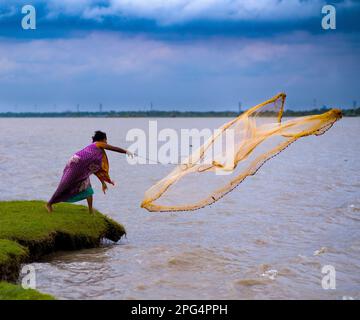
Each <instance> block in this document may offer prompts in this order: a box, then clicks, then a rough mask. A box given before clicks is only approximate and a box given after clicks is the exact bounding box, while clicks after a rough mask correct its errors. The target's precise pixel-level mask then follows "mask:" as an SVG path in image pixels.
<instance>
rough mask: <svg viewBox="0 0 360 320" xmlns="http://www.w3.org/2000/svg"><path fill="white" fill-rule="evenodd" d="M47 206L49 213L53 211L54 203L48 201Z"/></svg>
mask: <svg viewBox="0 0 360 320" xmlns="http://www.w3.org/2000/svg"><path fill="white" fill-rule="evenodd" d="M45 208H46V210H47V212H49V213H51V212H53V208H52V205H51V204H50V203H47V204H46V205H45Z"/></svg>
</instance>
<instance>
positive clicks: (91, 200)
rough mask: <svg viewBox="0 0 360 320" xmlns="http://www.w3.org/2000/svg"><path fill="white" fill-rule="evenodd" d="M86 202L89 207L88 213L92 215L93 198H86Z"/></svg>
mask: <svg viewBox="0 0 360 320" xmlns="http://www.w3.org/2000/svg"><path fill="white" fill-rule="evenodd" d="M86 201H87V203H88V207H89V213H93V196H90V197H87V198H86Z"/></svg>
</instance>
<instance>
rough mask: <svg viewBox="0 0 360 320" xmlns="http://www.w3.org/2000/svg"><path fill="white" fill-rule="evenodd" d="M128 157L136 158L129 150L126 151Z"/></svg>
mask: <svg viewBox="0 0 360 320" xmlns="http://www.w3.org/2000/svg"><path fill="white" fill-rule="evenodd" d="M126 155H127V156H128V157H130V158H134V154H133V153H132V152H131V151H129V150H126Z"/></svg>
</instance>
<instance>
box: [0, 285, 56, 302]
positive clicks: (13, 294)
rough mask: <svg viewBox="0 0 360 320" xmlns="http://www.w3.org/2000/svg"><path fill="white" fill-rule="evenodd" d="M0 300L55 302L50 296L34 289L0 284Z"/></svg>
mask: <svg viewBox="0 0 360 320" xmlns="http://www.w3.org/2000/svg"><path fill="white" fill-rule="evenodd" d="M0 300H55V298H54V297H52V296H51V295H49V294H44V293H40V292H39V291H36V290H33V289H23V288H22V287H21V286H20V285H15V284H11V283H8V282H4V281H2V282H0Z"/></svg>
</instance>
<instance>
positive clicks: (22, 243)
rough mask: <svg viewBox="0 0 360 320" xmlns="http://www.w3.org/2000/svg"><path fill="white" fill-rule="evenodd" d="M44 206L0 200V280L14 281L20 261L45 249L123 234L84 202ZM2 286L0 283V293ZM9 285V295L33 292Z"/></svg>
mask: <svg viewBox="0 0 360 320" xmlns="http://www.w3.org/2000/svg"><path fill="white" fill-rule="evenodd" d="M44 206H45V203H44V202H42V201H9V202H0V280H6V281H16V279H17V278H18V275H19V270H20V267H21V264H23V263H27V262H32V261H35V260H37V259H39V258H40V257H42V256H43V255H46V254H48V253H51V252H54V251H57V250H77V249H83V248H92V247H97V246H99V245H100V243H101V240H102V239H110V240H112V241H118V240H120V238H121V237H122V236H123V235H125V234H126V231H125V228H124V227H123V226H122V225H121V224H118V223H117V222H115V221H114V220H112V219H110V218H109V217H106V216H104V215H103V214H101V213H99V212H97V211H96V212H95V213H94V214H89V212H88V209H87V208H86V207H84V206H79V205H73V204H67V203H62V204H58V205H55V206H54V212H53V213H51V214H49V213H48V212H47V211H46V209H45V208H44ZM5 287H6V285H5V284H4V283H2V286H0V297H2V296H4V292H3V290H2V289H1V288H5ZM6 288H7V287H6ZM9 288H10V289H11V288H12V289H11V290H10V289H9ZM9 288H8V289H9V290H8V289H6V292H8V293H9V294H10V295H9V298H11V297H12V294H13V293H14V296H19V297H21V296H24V297H27V296H29V297H30V296H34V297H35V296H36V294H35V293H34V292H32V291H29V290H25V291H26V292H22V288H16V286H15V287H11V286H10V287H9ZM38 294H39V297H41V294H40V293H38Z"/></svg>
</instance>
